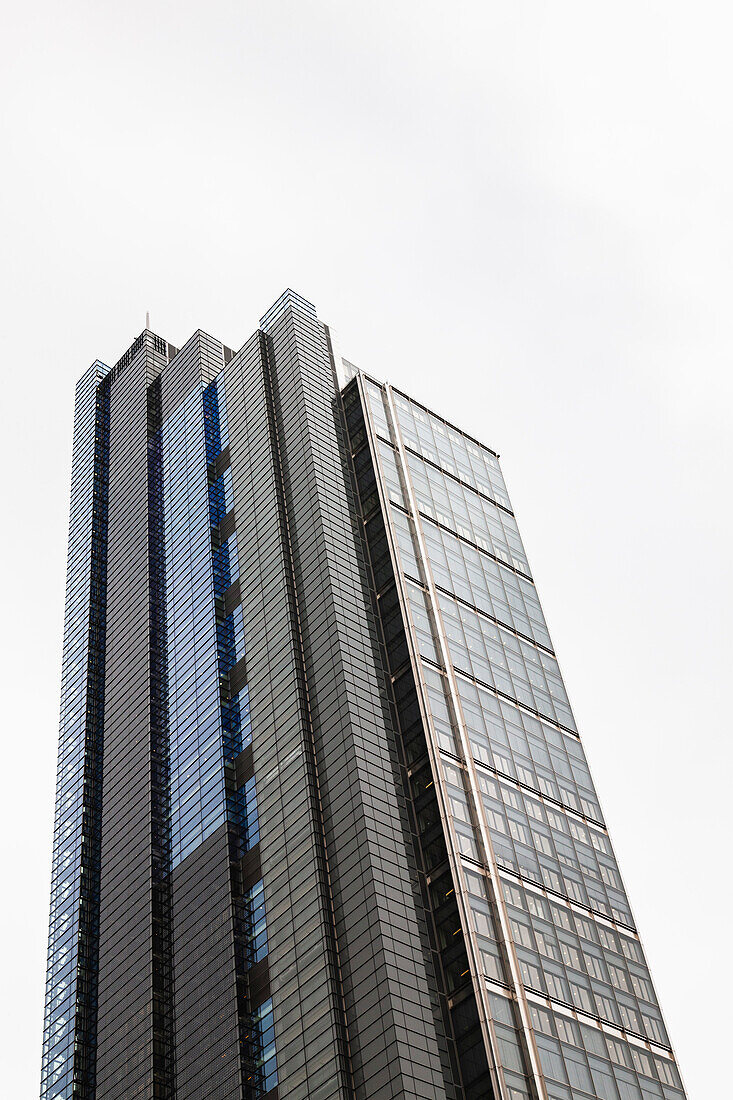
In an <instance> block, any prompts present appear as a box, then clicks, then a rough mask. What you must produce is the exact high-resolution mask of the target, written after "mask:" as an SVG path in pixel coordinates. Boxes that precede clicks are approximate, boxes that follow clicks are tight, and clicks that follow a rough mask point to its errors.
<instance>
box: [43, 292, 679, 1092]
mask: <svg viewBox="0 0 733 1100" xmlns="http://www.w3.org/2000/svg"><path fill="white" fill-rule="evenodd" d="M265 1096H266V1097H267V1098H268V1100H274V1098H275V1097H279V1098H281V1100H286V1098H287V1100H302V1098H309V1100H330V1098H332V1097H333V1098H338V1100H346V1098H359V1100H362V1098H363V1100H366V1098H370V1100H382V1098H384V1100H388V1098H389V1100H397V1098H403V1097H404V1098H408V1097H421V1098H440V1100H479V1098H495V1100H529V1098H533V1100H549V1098H551V1100H576V1098H586V1100H589V1098H594V1097H600V1098H602V1100H660V1098H661V1100H680V1098H682V1097H683V1096H684V1093H683V1091H682V1085H681V1083H680V1078H679V1074H678V1071H677V1067H676V1064H675V1061H674V1057H673V1054H672V1051H671V1049H670V1042H669V1038H668V1036H667V1032H666V1030H665V1026H664V1022H663V1020H662V1016H661V1013H660V1010H659V1006H658V1003H657V1000H656V997H655V994H654V990H653V988H652V984H651V980H650V977H649V972H648V969H647V966H646V963H645V960H644V954H643V951H642V948H641V945H640V942H639V937H638V934H637V931H636V928H635V925H634V921H633V917H632V915H631V912H630V909H629V904H628V901H627V898H626V894H625V892H624V888H623V884H622V882H621V879H620V876H619V871H618V868H617V865H616V861H615V858H614V855H613V850H612V848H611V844H610V841H609V838H608V833H607V831H606V828H605V825H604V823H603V816H602V813H601V810H600V807H599V805H598V800H597V798H596V794H595V791H594V788H593V784H592V781H591V778H590V775H589V772H588V767H587V764H586V761H585V757H584V754H583V749H582V746H581V743H580V740H579V737H578V732H577V729H576V726H575V721H574V719H573V714H572V711H571V708H570V705H569V703H568V698H567V695H566V692H565V688H564V685H563V681H562V678H561V676H560V673H559V670H558V666H557V661H556V659H555V655H554V652H553V649H552V643H551V640H550V636H549V634H548V631H547V627H546V624H545V620H544V617H543V614H542V610H541V607H540V603H539V600H538V597H537V593H536V590H535V587H534V584H533V582H532V578H531V573H530V569H529V565H528V562H527V558H526V556H525V552H524V548H523V545H522V541H521V538H520V536H519V532H518V529H517V525H516V521H515V519H514V515H513V512H512V509H511V504H510V501H509V497H508V495H507V491H506V487H505V485H504V481H503V478H502V474H501V471H500V468H499V463H498V460H497V456H496V455H495V454H494V453H493V452H492V451H491V450H489V449H488V448H487V447H485V446H483V445H482V444H480V443H478V442H477V441H476V440H474V439H472V438H470V437H469V436H467V435H465V434H464V433H463V432H461V431H459V430H458V429H456V428H454V427H452V426H451V425H450V424H448V423H447V422H446V421H445V420H443V419H442V418H441V417H439V416H437V415H435V414H433V413H431V412H429V411H428V410H427V409H425V408H424V407H423V406H421V405H420V404H418V403H417V402H416V401H413V400H411V399H410V398H408V397H406V396H405V395H404V394H402V393H400V392H399V391H397V390H394V389H393V388H391V387H389V386H384V385H382V384H381V383H379V382H376V381H374V380H373V379H372V378H370V377H368V376H367V375H365V374H362V373H360V372H359V371H357V370H356V368H354V367H352V366H351V364H349V363H347V362H346V361H345V360H343V359H342V358H341V357H340V356H339V354H338V353H337V351H336V349H335V346H334V340H333V338H332V334H331V332H330V331H329V329H328V328H327V326H324V325H323V324H321V322H320V321H319V320H318V317H317V315H316V311H315V309H314V307H313V306H312V305H311V304H310V303H308V302H307V301H305V300H304V299H302V298H300V297H299V296H298V295H297V294H294V293H293V292H292V291H287V292H286V293H285V294H284V295H283V296H282V297H281V298H280V299H279V300H278V302H276V303H275V305H274V306H273V307H272V308H271V309H270V310H269V312H268V313H267V314H266V315H265V317H264V318H263V319H262V321H261V323H260V327H259V329H258V330H257V331H256V332H255V333H254V335H253V336H252V337H251V338H250V339H249V340H248V341H247V342H246V343H245V345H244V346H243V347H242V349H241V350H240V351H238V352H236V353H234V352H232V351H231V350H230V349H229V348H227V347H225V346H223V345H222V344H221V343H220V342H219V341H218V340H215V339H213V338H212V337H210V336H208V335H206V334H205V333H203V332H197V333H195V334H194V336H192V337H191V339H190V340H189V341H188V343H186V344H185V345H184V346H183V347H182V348H181V349H180V350H178V349H176V348H174V347H172V346H171V345H170V344H169V343H167V342H166V341H165V340H163V339H161V338H160V337H158V336H156V335H154V334H153V333H152V332H150V331H149V330H147V329H146V330H145V331H144V332H143V333H142V334H141V335H140V336H139V337H138V338H137V339H136V340H135V342H134V343H133V344H132V346H131V347H130V349H129V350H128V351H127V352H126V353H125V354H124V355H123V356H122V358H121V359H120V360H119V362H118V363H117V364H116V365H115V366H114V367H113V368H112V369H110V368H108V367H106V366H104V365H103V364H102V363H99V362H96V363H94V364H93V365H92V366H91V367H90V368H89V370H88V371H87V372H86V374H84V376H83V377H82V379H81V381H80V382H79V385H78V388H77V397H76V413H75V426H74V453H73V471H72V490H71V529H70V537H69V567H68V584H67V609H66V625H65V635H64V666H63V685H62V707H61V735H60V748H59V772H58V791H57V804H56V824H55V834H54V856H53V881H52V892H51V925H50V940H49V963H48V987H47V1003H46V1026H45V1033H44V1046H43V1070H42V1097H43V1100H69V1098H72V1097H73V1098H79V1100H123V1098H124V1100H127V1098H144V1100H148V1098H155V1100H240V1098H245V1097H246V1098H247V1100H249V1098H259V1097H265Z"/></svg>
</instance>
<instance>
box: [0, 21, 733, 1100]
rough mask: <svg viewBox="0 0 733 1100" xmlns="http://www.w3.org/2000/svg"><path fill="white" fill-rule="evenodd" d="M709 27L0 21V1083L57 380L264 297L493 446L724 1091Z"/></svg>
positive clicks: (663, 945)
mask: <svg viewBox="0 0 733 1100" xmlns="http://www.w3.org/2000/svg"><path fill="white" fill-rule="evenodd" d="M726 9H727V5H724V4H722V3H721V4H712V3H706V2H704V0H703V2H700V0H698V2H697V3H696V4H691V3H689V4H682V3H679V2H677V0H666V2H659V3H650V2H645V0H634V2H633V3H631V2H629V0H617V2H616V3H614V4H594V3H588V2H587V0H585V2H577V3H567V2H563V0H555V2H554V3H543V2H539V0H525V2H521V0H520V2H517V3H506V2H503V3H497V2H495V0H488V2H487V0H484V2H483V3H461V2H456V0H454V2H453V3H450V4H449V3H441V4H438V3H435V2H434V0H420V2H419V3H417V2H404V3H403V2H400V0H392V2H390V3H387V2H383V0H371V2H370V3H368V4H366V3H364V4H358V3H355V2H352V3H350V4H344V3H337V2H335V0H334V2H330V3H329V2H327V0H314V2H303V0H301V2H299V3H297V2H283V0H269V2H267V3H264V2H259V3H253V2H248V0H238V2H222V0H208V2H207V3H205V4H204V3H200V4H194V3H191V2H190V0H188V2H187V0H178V2H176V3H172V2H171V3H161V2H159V0H152V2H151V0H148V2H146V3H142V2H140V0H126V2H125V3H117V4H111V3H100V2H99V0H97V2H94V3H93V2H88V3H83V2H79V0H67V2H66V3H64V4H59V3H50V2H48V0H43V2H40V3H32V2H28V3H26V4H14V5H12V10H9V9H8V10H7V11H6V14H5V16H4V17H3V25H2V27H0V32H1V33H2V39H3V48H2V52H3V61H2V71H1V72H0V142H1V144H0V149H1V150H2V154H3V159H4V167H3V171H2V174H1V175H0V200H1V202H2V243H1V245H0V250H1V253H2V259H1V260H0V265H1V270H0V302H1V303H2V308H3V312H4V317H3V323H2V326H1V328H0V340H1V341H2V348H1V354H2V364H3V377H4V394H3V397H4V400H3V402H2V406H1V407H0V408H1V414H2V419H3V423H2V431H1V433H0V445H1V446H2V450H3V454H2V462H1V463H0V468H1V469H2V472H3V477H4V478H5V479H6V481H7V486H6V488H5V501H6V503H5V507H4V509H3V512H4V516H5V523H6V530H5V531H4V532H3V538H2V540H1V541H0V553H1V555H2V561H1V563H0V575H1V576H2V582H3V587H4V596H3V603H2V606H3V612H4V614H3V619H4V622H5V624H6V625H7V628H8V629H7V637H6V639H5V641H4V643H3V646H4V649H3V653H2V674H3V677H4V680H5V683H4V687H3V711H4V719H5V721H4V732H3V735H2V736H3V767H2V769H1V770H0V782H1V783H2V791H1V792H0V813H1V814H2V823H1V824H0V845H1V846H2V870H3V875H2V881H3V883H4V885H5V900H4V902H3V904H2V907H0V922H1V924H2V929H1V931H0V944H1V945H2V950H3V952H4V953H5V952H7V955H6V957H4V958H3V988H4V994H5V995H4V996H3V998H2V1002H1V1003H0V1013H1V1014H2V1021H1V1026H0V1042H1V1043H2V1044H3V1045H4V1046H6V1047H7V1050H6V1051H5V1052H3V1055H2V1064H3V1066H4V1069H3V1071H2V1086H3V1087H2V1090H1V1091H2V1093H3V1095H7V1096H8V1097H11V1096H12V1097H13V1098H14V1100H15V1098H18V1100H21V1098H22V1100H25V1098H31V1097H34V1096H36V1095H37V1088H38V1077H39V1056H40V1040H41V1022H42V986H43V976H44V969H45V959H44V955H45V939H46V922H47V908H48V885H49V873H50V837H51V822H52V799H53V785H54V771H55V752H56V727H57V712H58V688H59V675H60V643H61V630H62V608H63V586H64V572H65V552H66V550H65V544H66V522H67V508H68V489H69V463H70V453H71V426H72V402H73V387H74V384H75V381H76V379H77V377H78V376H79V375H80V374H81V373H82V371H83V370H84V369H85V368H86V366H87V365H88V364H89V363H90V362H91V361H92V360H93V359H95V358H96V357H99V358H101V359H103V360H105V361H107V362H108V363H112V362H114V361H115V360H116V359H117V358H119V356H120V355H121V354H122V352H123V351H124V350H125V349H126V347H127V346H128V345H129V344H130V343H131V342H132V340H133V339H134V338H135V336H136V335H137V334H138V332H139V331H140V330H141V329H142V328H143V326H144V321H145V311H146V309H149V310H150V311H151V320H152V327H153V328H154V329H155V330H156V331H157V332H159V333H160V334H161V335H163V336H164V337H166V338H167V339H168V340H170V341H171V342H172V343H174V344H176V345H179V346H180V344H182V343H183V342H184V341H185V339H186V338H187V337H188V336H189V335H190V334H191V332H192V331H193V330H194V329H196V328H198V327H201V328H205V329H207V330H208V331H210V332H211V333H213V334H215V335H216V336H218V337H219V338H221V339H222V340H223V341H224V342H225V343H227V344H229V345H231V346H232V347H235V348H237V347H239V346H240V345H241V344H242V343H243V342H244V340H245V339H246V338H247V336H248V335H249V334H250V333H251V332H252V331H253V330H254V328H255V327H256V325H257V321H258V319H259V317H260V316H261V315H262V313H264V311H265V310H266V308H267V307H268V306H269V305H270V304H271V302H272V301H273V300H274V299H275V298H276V297H277V296H278V295H279V293H280V292H281V291H282V290H283V289H284V288H285V287H286V286H292V287H293V288H295V289H296V290H298V291H299V292H300V293H302V294H303V295H305V296H306V297H308V298H310V299H311V300H312V301H314V302H315V303H316V305H317V307H318V310H319V313H320V315H321V317H322V318H323V319H324V320H327V321H328V322H330V323H331V324H332V325H333V326H334V327H335V328H336V330H337V332H338V333H339V336H340V338H341V342H342V345H343V351H344V353H345V354H346V355H348V357H349V358H351V359H353V360H354V361H356V362H358V363H359V364H360V365H361V366H363V367H364V368H365V369H367V370H369V371H370V372H371V373H373V374H375V375H377V376H379V377H382V378H386V379H388V380H389V381H392V382H393V383H395V384H396V385H398V386H400V387H401V388H403V389H406V390H407V391H408V392H410V393H412V394H413V395H414V396H416V397H418V398H420V399H422V400H423V401H424V402H426V403H427V404H428V405H431V406H433V407H434V408H436V409H437V410H438V411H440V412H441V413H443V414H444V415H446V416H447V417H449V418H450V419H452V420H454V421H455V422H456V423H458V424H459V425H460V426H462V427H464V428H466V429H467V430H468V431H469V432H471V433H473V434H475V435H477V436H478V437H479V438H481V439H483V440H485V441H486V442H487V443H488V444H490V445H491V446H492V447H494V448H495V449H497V450H498V451H500V453H501V455H502V458H503V466H504V472H505V475H506V477H507V481H508V484H509V491H510V493H511V494H512V497H513V501H514V504H515V507H516V510H517V512H518V516H519V522H520V526H521V528H522V531H523V534H524V537H525V542H526V545H527V548H528V552H529V556H530V561H531V563H532V566H533V571H534V573H535V576H536V578H537V581H538V584H539V589H540V594H541V597H542V599H543V603H544V607H545V611H546V614H547V618H548V620H549V625H550V630H551V632H552V634H553V638H554V642H555V646H556V648H557V650H558V652H559V654H560V659H561V662H562V667H563V670H564V673H565V675H566V679H567V683H568V688H569V692H570V696H571V700H572V702H573V704H574V706H575V710H576V714H577V717H578V720H579V724H580V727H581V730H582V732H583V734H584V739H585V744H586V749H587V752H588V756H589V758H590V762H591V767H592V769H593V772H594V775H595V778H596V782H597V786H598V788H599V790H600V795H601V800H602V802H603V804H604V806H605V809H606V816H607V818H608V820H609V822H610V827H611V835H612V838H613V839H614V841H615V844H616V848H617V852H618V855H619V859H620V863H621V869H622V872H623V873H624V875H625V879H626V884H627V887H628V889H629V893H630V895H631V902H632V906H633V907H634V910H635V913H636V917H637V920H638V923H639V926H640V928H641V932H642V937H643V939H644V942H645V946H646V948H647V953H648V955H649V957H650V960H651V965H652V971H653V974H654V977H655V979H656V983H657V987H658V991H659V994H660V999H661V1002H662V1007H663V1010H664V1012H665V1015H666V1018H667V1022H668V1025H669V1029H670V1031H671V1034H672V1040H673V1042H674V1043H675V1045H676V1048H677V1053H678V1056H679V1061H680V1065H681V1069H682V1074H683V1077H684V1079H685V1081H686V1084H687V1087H688V1091H689V1096H690V1100H707V1098H709V1097H713V1096H716V1097H717V1096H722V1095H723V1094H724V1093H725V1092H726V1091H727V1089H728V1088H729V1087H730V1081H729V1076H728V1067H727V1065H726V1067H725V1069H724V1067H723V1063H724V1062H725V1063H727V1061H728V1053H729V1047H730V1024H731V1013H730V988H731V978H732V977H733V975H732V974H731V956H730V921H731V909H730V900H731V892H730V871H731V857H730V840H731V828H730V827H731V810H730V806H731V795H730V765H731V748H730V744H731V737H730V706H729V700H728V691H727V690H726V689H728V688H729V685H730V670H731V653H730V629H729V620H730V611H731V585H730V561H731V519H730V475H731V454H730V418H731V398H732V397H733V393H732V385H731V325H730V311H731V291H732V289H733V280H732V278H731V256H732V255H733V226H732V221H731V183H732V179H731V177H732V174H733V173H732V172H731V160H730V146H731V115H732V114H733V110H732V104H733V87H732V84H733V80H732V78H731V63H730V42H731V26H730V25H729V24H728V15H727V10H726ZM726 1025H727V1026H726ZM726 1079H727V1080H728V1083H727V1085H726V1084H724V1081H725V1080H726Z"/></svg>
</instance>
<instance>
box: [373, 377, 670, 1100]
mask: <svg viewBox="0 0 733 1100" xmlns="http://www.w3.org/2000/svg"><path fill="white" fill-rule="evenodd" d="M354 387H358V389H359V391H360V393H361V395H362V397H361V400H362V402H363V407H364V410H365V412H366V413H367V417H368V420H369V430H368V432H367V433H366V437H367V438H368V440H369V446H370V449H371V453H372V461H373V464H374V469H375V471H376V472H377V478H378V480H379V482H380V483H381V499H382V501H383V509H384V513H385V516H386V517H387V521H388V524H389V528H390V530H391V537H392V546H393V560H394V563H395V568H396V570H398V571H399V573H401V575H402V579H401V581H400V582H399V588H400V590H401V593H402V598H403V601H404V613H405V616H406V619H407V620H408V621H409V623H410V627H409V629H410V632H411V635H412V638H413V651H414V656H413V660H414V664H415V668H416V670H417V675H418V678H419V679H420V680H421V681H422V687H423V693H424V700H425V707H426V710H427V712H428V713H429V714H430V716H431V721H430V727H431V734H432V737H433V738H434V744H435V749H436V754H437V756H438V759H439V760H440V765H439V768H438V772H439V775H440V777H441V780H442V786H443V792H444V805H445V813H446V816H447V818H449V819H450V824H451V827H452V828H451V829H450V830H449V834H450V832H453V835H454V836H455V842H456V844H457V849H458V850H457V856H458V858H459V860H460V863H461V866H462V870H463V879H464V884H465V885H464V889H465V891H466V894H467V898H468V906H469V908H470V910H471V912H472V919H473V932H474V935H475V937H476V941H477V945H478V948H479V950H478V957H479V959H480V971H479V973H478V974H477V975H476V978H477V980H478V981H480V982H482V983H485V984H486V985H487V987H488V989H489V990H490V998H489V1004H488V1008H487V1014H488V1015H489V1016H493V1018H494V1026H495V1027H496V1026H498V1023H497V1022H498V1021H499V1020H501V1021H502V1026H504V1027H506V1026H507V1022H509V1023H510V1024H511V1023H512V1022H514V1021H516V1020H517V1019H519V1017H518V1016H517V1014H516V1013H514V1015H512V1012H511V1011H510V1008H511V1006H512V1005H517V1004H520V1005H521V1004H522V1002H524V1004H525V1005H526V1007H527V1010H528V1014H527V1017H525V1018H524V1020H523V1021H522V1020H520V1022H519V1023H518V1025H517V1030H518V1031H520V1032H523V1040H524V1042H523V1044H520V1045H519V1047H517V1049H516V1050H515V1049H513V1048H511V1049H510V1047H507V1046H502V1044H499V1048H498V1052H499V1058H500V1059H501V1058H505V1064H504V1066H503V1069H504V1073H503V1077H504V1080H503V1082H502V1083H500V1085H499V1088H500V1089H501V1090H503V1094H504V1095H506V1096H507V1097H512V1098H515V1097H516V1098H518V1097H520V1096H521V1097H525V1096H526V1097H529V1096H534V1095H542V1096H547V1097H551V1098H553V1100H571V1098H572V1100H575V1098H576V1097H577V1098H580V1097H583V1098H591V1097H603V1098H607V1097H608V1098H613V1100H617V1098H618V1097H621V1098H623V1100H631V1098H634V1100H641V1098H642V1097H643V1098H644V1100H647V1098H651V1097H665V1098H667V1100H679V1098H681V1097H682V1096H683V1095H684V1093H683V1091H682V1085H681V1082H680V1078H679V1073H678V1070H677V1067H676V1064H675V1061H674V1057H673V1054H672V1051H671V1049H670V1045H669V1038H668V1035H667V1032H666V1030H665V1026H664V1022H663V1020H662V1016H661V1012H660V1010H659V1005H658V1002H657V999H656V995H655V993H654V988H653V985H652V982H651V977H650V975H649V971H648V968H647V965H646V961H645V958H644V953H643V950H642V947H641V944H640V941H639V938H638V935H637V933H636V928H635V925H634V921H633V917H632V914H631V910H630V908H629V904H628V900H627V897H626V893H625V891H624V887H623V883H622V880H621V877H620V874H619V870H618V866H617V863H616V860H615V857H614V853H613V849H612V846H611V842H610V840H609V837H608V833H607V831H606V828H605V826H604V822H603V816H602V813H601V809H600V807H599V805H598V799H597V796H596V793H595V790H594V787H593V783H592V780H591V777H590V772H589V770H588V766H587V763H586V760H585V756H584V753H583V749H582V745H581V742H580V740H579V737H578V732H577V727H576V724H575V720H574V718H573V714H572V710H571V708H570V703H569V701H568V697H567V693H566V691H565V687H564V684H563V680H562V677H561V675H560V671H559V668H558V665H557V661H556V658H555V655H554V652H553V649H552V643H551V639H550V636H549V633H548V631H547V625H546V623H545V619H544V616H543V613H542V609H541V606H540V603H539V599H538V597H537V593H536V590H535V587H534V584H533V582H532V579H531V573H530V569H529V565H528V562H527V557H526V554H525V551H524V548H523V546H522V542H521V538H520V536H519V532H518V529H517V525H516V521H515V519H514V516H513V514H512V511H511V504H510V500H509V497H508V494H507V491H506V486H505V483H504V480H503V477H502V474H501V471H500V468H499V463H498V458H497V456H496V455H494V454H493V453H492V452H491V451H489V450H488V449H487V448H485V447H482V446H481V445H480V444H478V443H477V442H476V441H474V440H472V439H470V438H469V437H467V436H465V435H463V434H462V433H461V432H459V431H458V430H457V429H455V428H453V427H452V426H450V425H448V424H447V423H446V422H445V421H443V420H442V419H441V418H440V417H437V416H435V415H434V414H432V413H430V412H429V411H428V410H426V409H425V408H423V407H422V406H420V405H418V404H416V403H415V402H412V401H411V400H410V399H408V398H407V397H405V395H403V394H401V393H399V392H398V391H394V390H391V389H390V388H389V387H385V386H382V385H380V384H378V383H376V382H373V381H372V380H371V379H368V378H366V377H364V376H362V377H361V378H360V379H359V380H358V382H355V383H352V388H354ZM492 898H493V900H492ZM497 913H499V914H500V915H502V916H503V919H500V920H497V919H496V918H495V914H497ZM507 959H509V960H514V961H515V967H514V968H512V967H511V966H509V967H507V965H506V960H507ZM510 1046H511V1044H510ZM520 1047H521V1049H523V1051H524V1053H523V1054H522V1056H521V1057H520V1056H519V1055H518V1053H517V1050H519V1049H520ZM533 1054H534V1056H535V1057H534V1058H533V1057H532V1055H533ZM520 1073H523V1074H524V1082H521V1081H520V1080H519V1079H518V1078H517V1079H516V1080H515V1076H516V1075H517V1074H520Z"/></svg>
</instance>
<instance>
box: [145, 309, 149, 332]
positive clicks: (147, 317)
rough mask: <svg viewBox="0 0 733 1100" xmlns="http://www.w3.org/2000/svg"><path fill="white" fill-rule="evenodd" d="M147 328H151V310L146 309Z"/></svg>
mask: <svg viewBox="0 0 733 1100" xmlns="http://www.w3.org/2000/svg"><path fill="white" fill-rule="evenodd" d="M145 328H150V310H149V309H148V310H146V311H145Z"/></svg>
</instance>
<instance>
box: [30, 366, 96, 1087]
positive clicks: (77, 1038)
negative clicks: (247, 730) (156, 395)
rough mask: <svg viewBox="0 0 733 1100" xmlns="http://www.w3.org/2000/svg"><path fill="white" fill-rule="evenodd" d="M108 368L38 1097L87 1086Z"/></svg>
mask: <svg viewBox="0 0 733 1100" xmlns="http://www.w3.org/2000/svg"><path fill="white" fill-rule="evenodd" d="M108 370H109V368H108V367H106V366H105V365H104V364H103V363H99V362H96V363H93V364H92V366H91V367H90V368H89V370H88V371H87V372H86V373H85V374H84V375H83V377H82V378H81V379H80V381H79V384H78V386H77V391H76V410H75V414H74V448H73V458H72V473H71V521H70V533H69V552H68V568H67V582H66V622H65V629H64V650H63V670H62V677H61V723H60V734H59V753H58V775H57V788H56V817H55V826H54V843H53V871H52V879H51V916H50V922H49V942H48V973H47V981H46V1017H45V1028H44V1036H43V1061H42V1072H41V1096H42V1097H43V1098H44V1100H45V1098H48V1100H67V1098H70V1097H72V1096H81V1095H90V1094H91V1090H92V1089H93V1088H94V1051H95V1043H96V1020H95V1013H94V1005H95V1000H96V970H97V945H96V928H97V925H98V921H99V811H100V802H101V790H100V778H101V777H100V761H101V755H102V730H103V709H104V637H105V629H104V606H105V599H104V594H105V585H106V527H107V507H106V483H107V465H108V446H109V389H108V386H106V385H103V381H104V379H105V377H106V375H107V373H108Z"/></svg>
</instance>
